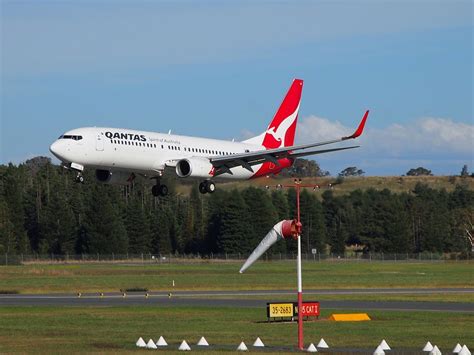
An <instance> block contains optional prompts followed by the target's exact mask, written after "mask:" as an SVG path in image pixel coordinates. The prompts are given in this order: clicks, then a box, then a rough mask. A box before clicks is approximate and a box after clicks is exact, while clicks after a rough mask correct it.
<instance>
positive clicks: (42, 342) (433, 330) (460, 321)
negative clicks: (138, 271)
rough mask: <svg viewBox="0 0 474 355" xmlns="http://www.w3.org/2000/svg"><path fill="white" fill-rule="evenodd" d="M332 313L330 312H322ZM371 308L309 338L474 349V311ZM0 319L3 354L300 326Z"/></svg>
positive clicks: (291, 336)
mask: <svg viewBox="0 0 474 355" xmlns="http://www.w3.org/2000/svg"><path fill="white" fill-rule="evenodd" d="M361 311H362V310H357V311H354V312H361ZM335 312H337V311H335ZM348 312H349V311H348ZM330 313H332V311H331V310H323V312H322V317H323V318H327V317H328V316H329V315H330ZM368 313H369V315H370V316H371V318H372V319H373V320H372V321H369V322H331V321H327V320H320V321H310V322H306V323H305V326H304V327H305V328H304V329H305V343H306V344H309V343H310V342H314V343H317V342H318V341H319V339H320V338H321V337H323V338H324V339H325V340H326V341H327V342H328V343H329V344H330V346H331V347H337V348H357V349H371V350H372V351H373V349H375V347H376V346H377V345H378V343H379V342H380V341H381V340H382V339H383V338H384V339H386V340H387V341H388V342H389V344H390V345H391V346H392V348H394V349H397V348H398V349H401V348H403V349H411V350H413V351H417V350H421V348H422V347H423V345H424V344H425V343H426V341H428V340H429V341H431V342H432V343H433V344H437V345H438V346H439V347H441V349H442V350H443V351H448V350H449V351H450V350H451V349H452V348H453V347H454V345H455V344H456V343H457V342H460V343H461V344H463V343H466V344H467V345H468V346H469V347H470V348H472V347H473V346H474V344H473V343H472V340H473V339H474V329H473V328H472V324H474V315H473V314H460V313H443V312H395V311H383V312H382V311H368ZM0 319H1V322H0V353H13V352H15V353H17V352H25V353H32V352H34V353H71V352H76V353H77V352H84V353H89V352H100V353H117V352H130V351H135V350H137V349H136V347H135V342H136V340H137V339H138V337H140V336H141V337H143V338H144V339H145V341H148V339H149V338H152V339H154V340H155V341H156V340H157V339H158V337H159V336H164V337H165V339H166V340H167V341H168V343H169V344H170V347H169V348H168V350H167V353H169V352H170V350H173V349H174V350H176V349H177V347H178V345H179V343H180V342H181V341H182V340H183V339H186V340H187V341H188V343H189V344H190V345H191V347H193V346H194V345H195V344H196V342H197V341H198V340H199V338H200V337H201V336H205V337H206V339H207V340H208V342H209V343H210V344H211V345H216V346H218V347H219V349H221V350H222V349H229V350H232V351H235V348H236V347H237V345H238V344H239V343H240V342H241V341H242V340H243V341H245V342H246V344H247V345H249V346H250V345H251V344H252V343H253V341H254V340H255V338H256V337H257V336H259V337H260V338H261V339H262V340H263V341H264V343H265V344H266V345H268V346H272V347H288V349H290V347H292V346H294V345H295V344H296V331H297V326H296V323H295V322H294V323H283V322H276V323H267V322H266V311H265V309H264V308H262V309H260V308H239V309H237V308H231V307H224V308H216V307H197V308H196V307H179V308H170V307H163V306H160V307H154V306H147V307H88V308H79V307H10V308H0ZM137 351H138V350H137ZM210 352H212V351H210Z"/></svg>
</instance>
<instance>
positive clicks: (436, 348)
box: [430, 345, 441, 355]
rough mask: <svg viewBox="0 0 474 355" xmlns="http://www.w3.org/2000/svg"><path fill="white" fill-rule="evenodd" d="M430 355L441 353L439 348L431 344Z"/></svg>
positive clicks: (439, 354)
mask: <svg viewBox="0 0 474 355" xmlns="http://www.w3.org/2000/svg"><path fill="white" fill-rule="evenodd" d="M430 355H441V350H439V348H438V346H437V345H434V346H433V350H431V351H430Z"/></svg>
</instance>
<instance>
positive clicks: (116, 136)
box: [105, 132, 146, 142]
mask: <svg viewBox="0 0 474 355" xmlns="http://www.w3.org/2000/svg"><path fill="white" fill-rule="evenodd" d="M105 136H106V137H107V138H109V139H128V140H131V141H141V142H146V138H145V136H144V135H143V134H132V133H119V132H115V133H112V132H105Z"/></svg>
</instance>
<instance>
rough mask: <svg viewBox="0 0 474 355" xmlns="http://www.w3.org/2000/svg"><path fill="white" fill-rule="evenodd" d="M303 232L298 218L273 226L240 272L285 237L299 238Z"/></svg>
mask: <svg viewBox="0 0 474 355" xmlns="http://www.w3.org/2000/svg"><path fill="white" fill-rule="evenodd" d="M299 234H301V224H300V223H298V222H297V221H296V220H283V221H280V222H278V223H277V224H275V225H274V226H273V228H272V229H271V230H270V232H268V233H267V235H266V236H265V238H263V239H262V241H261V242H260V244H259V245H258V246H257V247H256V248H255V250H254V251H253V252H252V254H250V256H249V257H248V259H247V260H246V261H245V263H244V265H243V266H242V267H241V268H240V271H239V272H240V273H243V272H244V271H245V270H247V269H248V268H249V267H250V266H251V265H252V264H253V263H254V262H255V261H257V259H258V258H260V257H261V256H262V255H263V254H264V253H265V252H266V251H267V250H268V249H269V248H270V247H271V246H272V245H273V244H275V243H276V242H278V241H279V240H282V239H285V238H298V236H299Z"/></svg>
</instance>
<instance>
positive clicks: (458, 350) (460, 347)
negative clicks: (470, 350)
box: [453, 343, 462, 354]
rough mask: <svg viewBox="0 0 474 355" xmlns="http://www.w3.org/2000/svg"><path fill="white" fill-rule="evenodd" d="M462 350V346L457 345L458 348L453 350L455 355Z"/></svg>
mask: <svg viewBox="0 0 474 355" xmlns="http://www.w3.org/2000/svg"><path fill="white" fill-rule="evenodd" d="M461 349H462V346H461V344H459V343H457V344H456V346H455V347H454V349H453V354H458V353H459V352H460V351H461Z"/></svg>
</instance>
